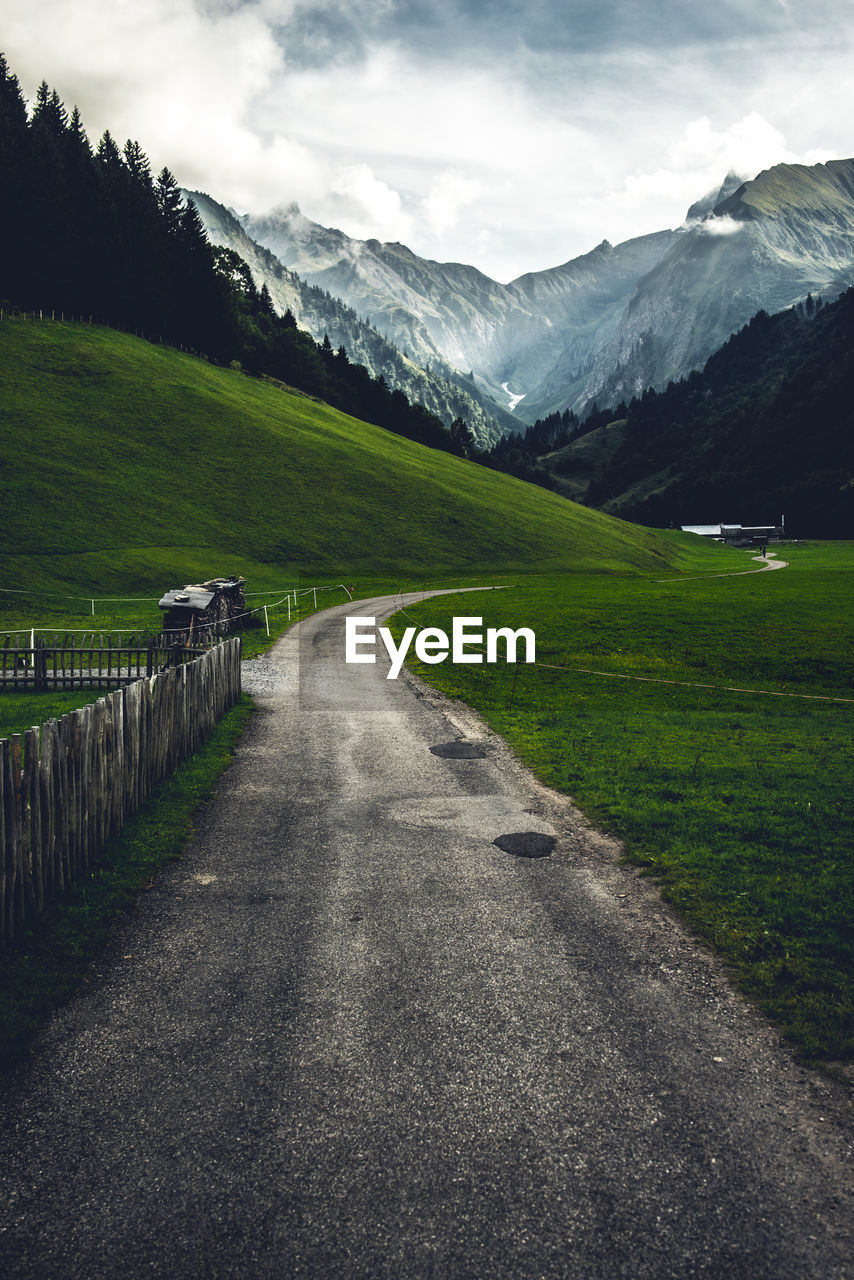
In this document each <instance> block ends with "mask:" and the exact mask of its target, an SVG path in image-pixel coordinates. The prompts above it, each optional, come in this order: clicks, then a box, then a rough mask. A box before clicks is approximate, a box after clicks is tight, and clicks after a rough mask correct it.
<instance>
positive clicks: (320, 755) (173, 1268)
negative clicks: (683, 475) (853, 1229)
mask: <svg viewBox="0 0 854 1280" xmlns="http://www.w3.org/2000/svg"><path fill="white" fill-rule="evenodd" d="M473 599H474V597H472V600H473ZM348 611H349V612H358V613H360V614H376V615H377V616H382V615H384V614H387V613H389V612H390V611H391V601H390V600H384V601H374V602H370V601H361V602H359V603H358V604H354V605H350V606H347V607H346V608H345V607H342V608H335V609H331V610H328V611H327V612H325V613H323V614H321V615H316V616H315V617H313V618H311V619H310V620H308V621H307V622H305V623H303V624H301V626H300V627H299V629H298V631H294V632H291V633H289V634H288V635H287V636H286V637H285V638H284V639H283V640H282V641H280V642H279V644H278V645H277V646H276V648H275V649H274V650H273V651H272V655H271V656H269V657H268V658H265V659H260V660H257V661H255V662H252V663H247V664H246V667H247V670H248V677H247V683H248V686H249V688H250V691H254V695H255V697H256V699H257V701H258V704H259V707H260V710H259V713H258V714H257V716H256V717H255V718H254V721H253V723H252V724H251V725H250V727H249V729H248V730H247V733H246V735H245V737H244V740H243V742H242V745H241V747H240V749H239V752H238V756H237V759H236V761H235V763H234V765H233V767H232V768H231V769H230V771H229V772H228V773H227V774H226V775H225V776H224V777H223V779H222V782H221V785H220V787H219V790H218V793H217V796H216V798H215V799H214V801H213V802H212V803H211V804H210V805H209V806H208V808H207V809H206V811H205V813H204V815H203V817H202V820H201V822H200V829H199V832H198V835H197V837H196V838H195V839H194V841H193V842H192V844H191V846H190V847H189V849H188V850H187V852H186V854H185V856H184V858H183V859H182V860H181V862H180V863H178V864H175V865H174V866H172V867H171V868H169V869H167V870H166V872H165V873H164V874H162V875H161V876H160V877H159V878H158V880H157V882H156V884H155V885H154V887H153V888H152V889H151V890H150V891H149V892H148V893H147V894H146V895H145V897H144V899H143V901H142V903H141V905H140V908H139V909H138V911H137V912H135V913H134V914H133V916H132V917H131V918H130V919H129V920H128V921H127V922H126V923H123V924H122V925H121V926H120V928H119V930H118V931H117V934H116V936H115V939H114V941H113V943H112V944H111V946H110V947H109V950H108V953H107V954H106V956H105V957H104V959H103V960H102V961H101V962H99V963H98V964H97V966H96V967H95V968H94V969H93V971H92V974H91V979H90V981H89V982H88V984H87V985H86V986H85V988H84V989H83V991H82V992H81V994H80V996H79V997H78V998H77V999H76V1000H75V1001H74V1002H73V1003H72V1004H71V1005H70V1006H69V1007H68V1008H67V1009H66V1010H64V1011H62V1012H61V1013H60V1014H59V1015H58V1016H57V1017H56V1018H55V1019H54V1020H53V1021H52V1022H51V1024H50V1025H49V1027H48V1028H47V1030H46V1032H45V1033H44V1035H43V1036H42V1037H41V1039H40V1041H39V1043H38V1045H37V1047H36V1051H35V1053H34V1055H33V1056H32V1058H31V1060H29V1061H28V1062H27V1063H25V1064H24V1065H23V1066H22V1068H21V1069H20V1071H19V1072H18V1073H17V1075H16V1076H15V1078H14V1079H13V1080H12V1081H11V1084H10V1086H9V1087H8V1089H7V1091H6V1097H5V1099H4V1102H3V1106H2V1112H0V1119H2V1129H0V1272H2V1274H3V1275H4V1276H7V1277H9V1278H10V1280H11V1278H12V1277H38V1278H39V1280H66V1278H69V1277H80V1278H81V1280H82V1278H83V1277H85V1278H86V1280H98V1278H100V1277H105V1278H109V1280H114V1278H115V1280H119V1278H120V1280H126V1278H127V1280H136V1278H137V1277H139V1278H140V1280H141V1278H142V1277H147V1278H151V1277H155V1278H158V1280H159V1278H161V1277H162V1278H164V1280H165V1278H167V1277H169V1278H170V1280H171V1278H173V1277H175V1278H179V1280H181V1278H184V1277H187V1278H189V1277H250V1278H251V1277H276V1278H277V1280H286V1278H288V1280H289V1278H290V1277H294V1278H296V1277H310V1278H311V1280H337V1278H340V1280H350V1278H355V1277H359V1278H362V1277H364V1278H365V1280H367V1278H368V1277H370V1278H371V1280H386V1278H388V1280H392V1278H394V1280H407V1278H410V1277H411V1278H413V1280H415V1278H418V1280H421V1278H424V1280H426V1278H428V1277H429V1278H431V1280H433V1278H435V1280H446V1278H447V1280H456V1278H458V1277H472V1278H473V1280H474V1278H476V1280H481V1278H484V1280H485V1278H487V1277H488V1278H489V1280H505V1278H506V1280H527V1278H529V1277H530V1278H531V1280H534V1278H537V1280H552V1278H553V1277H554V1278H557V1277H567V1278H575V1277H578V1278H579V1280H581V1278H587V1277H589V1278H590V1280H593V1278H594V1277H595V1278H596V1280H605V1278H608V1280H611V1278H612V1277H613V1278H617V1277H649V1278H650V1280H653V1278H654V1280H666V1278H668V1277H693V1276H703V1277H716V1278H718V1277H719V1278H721V1280H740V1278H742V1277H743V1278H744V1280H760V1278H763V1277H768V1280H787V1278H789V1277H791V1278H792V1280H795V1278H797V1280H807V1278H809V1277H815V1278H816V1280H819V1278H820V1280H831V1278H833V1277H841V1276H846V1275H852V1274H854V1269H852V1268H851V1264H850V1256H851V1243H852V1242H851V1238H850V1236H849V1234H848V1228H849V1227H850V1225H851V1205H852V1194H851V1193H852V1179H851V1166H850V1152H851V1127H850V1119H847V1118H846V1112H845V1108H844V1100H843V1098H842V1096H841V1091H840V1090H839V1089H838V1088H837V1086H835V1085H834V1084H832V1083H830V1082H827V1081H825V1080H823V1079H822V1077H819V1076H815V1075H813V1074H811V1073H810V1072H808V1071H806V1070H804V1069H802V1068H799V1067H797V1066H795V1065H794V1064H793V1063H792V1061H791V1060H790V1057H789V1056H788V1054H787V1053H786V1052H785V1051H784V1050H783V1049H781V1048H780V1046H779V1044H778V1042H777V1040H776V1037H775V1035H774V1034H773V1033H772V1032H771V1031H770V1030H769V1029H768V1028H766V1027H765V1025H764V1024H763V1022H762V1021H761V1019H759V1018H758V1017H757V1016H755V1015H754V1014H753V1013H752V1011H751V1010H750V1009H749V1008H748V1007H747V1006H746V1005H745V1004H744V1003H743V1002H742V1001H741V1000H740V999H738V998H737V997H736V996H734V995H733V994H732V993H731V992H730V990H729V989H728V987H727V985H726V982H725V980H724V978H723V976H722V974H721V972H720V970H719V966H718V964H717V962H716V961H715V960H714V959H713V958H712V957H711V956H709V955H708V954H707V953H706V952H705V951H704V950H703V949H702V948H701V947H698V946H697V945H695V944H694V943H692V942H691V941H690V939H688V938H687V937H686V936H685V935H684V934H683V933H682V931H681V930H680V928H679V927H678V925H677V924H676V923H675V921H674V920H673V919H672V918H671V916H670V914H669V913H668V911H667V909H666V908H664V907H663V906H662V905H661V904H660V902H659V901H658V898H657V895H656V893H655V890H654V888H653V887H652V886H650V885H649V883H648V882H647V881H645V880H644V879H643V878H641V877H639V876H638V875H637V874H636V872H635V871H633V870H632V869H630V868H627V867H623V866H621V865H619V864H618V862H617V861H616V851H615V848H614V846H613V845H612V844H611V842H609V841H608V840H607V839H605V838H603V837H600V836H598V835H597V834H596V833H595V832H592V831H589V830H588V829H587V828H585V826H584V824H583V823H582V822H581V821H580V820H579V818H578V816H577V815H576V814H575V813H574V812H573V810H572V808H571V806H570V805H569V804H568V803H567V802H565V801H563V800H561V799H559V798H558V797H555V796H553V795H552V794H551V793H549V792H547V791H546V790H544V789H543V788H541V787H539V786H538V785H537V783H536V782H535V781H534V780H533V779H532V778H531V777H530V776H529V775H528V774H526V772H525V771H524V770H523V769H522V768H521V767H520V766H519V765H518V764H517V763H516V762H515V761H514V759H513V758H512V757H511V756H510V754H509V753H508V752H507V751H506V749H505V748H504V747H503V746H502V744H501V743H500V742H499V741H497V740H496V739H495V738H494V737H492V736H491V735H490V734H489V733H488V732H487V731H486V730H485V729H484V728H483V727H482V725H480V722H479V721H478V720H477V719H476V718H475V717H474V716H473V715H471V714H470V713H468V712H467V711H466V710H465V708H460V707H455V706H452V705H450V704H448V703H446V702H444V701H443V700H442V699H440V698H439V697H438V696H436V695H434V694H432V693H430V692H429V691H426V690H425V689H424V688H423V687H422V686H418V685H417V684H416V683H415V682H414V681H412V679H411V678H409V677H401V679H399V680H397V681H390V680H386V679H385V678H384V676H385V673H386V671H387V669H388V668H387V664H386V663H384V662H383V661H380V662H378V664H377V665H376V666H353V665H345V663H344V661H343V651H344V623H343V619H344V615H345V613H346V612H348ZM463 611H465V612H474V613H476V612H477V609H476V607H473V606H472V604H471V603H470V601H469V600H467V601H466V605H465V610H460V612H463ZM459 740H464V741H466V742H473V743H480V744H481V745H482V746H483V747H484V749H485V752H486V754H485V757H484V758H482V759H477V758H475V759H446V758H440V757H438V756H436V755H434V754H432V753H431V752H430V750H429V748H430V747H431V746H434V745H440V744H443V743H448V742H453V741H459ZM518 832H539V833H544V834H551V835H552V836H554V837H556V840H557V843H556V844H555V846H554V849H553V851H552V853H551V855H550V856H548V857H542V858H527V857H518V856H514V855H513V854H510V853H507V852H504V851H502V850H501V849H500V848H498V847H496V846H495V845H494V844H493V840H494V839H495V838H496V837H499V836H501V835H504V834H508V833H518Z"/></svg>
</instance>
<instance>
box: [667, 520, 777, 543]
mask: <svg viewBox="0 0 854 1280" xmlns="http://www.w3.org/2000/svg"><path fill="white" fill-rule="evenodd" d="M681 529H682V532H683V533H698V534H700V536H701V537H703V538H714V539H715V540H716V541H717V542H726V543H727V544H728V545H729V546H731V547H752V546H755V545H757V544H758V543H766V542H780V541H781V539H782V538H784V537H785V534H786V529H785V525H784V524H783V523H782V521H781V523H780V524H683V525H682V526H681Z"/></svg>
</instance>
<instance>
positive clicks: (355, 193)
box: [321, 164, 411, 240]
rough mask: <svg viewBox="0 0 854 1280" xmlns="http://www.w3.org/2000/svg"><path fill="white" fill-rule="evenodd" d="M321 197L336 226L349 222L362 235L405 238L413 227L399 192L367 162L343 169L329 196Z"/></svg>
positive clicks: (352, 231)
mask: <svg viewBox="0 0 854 1280" xmlns="http://www.w3.org/2000/svg"><path fill="white" fill-rule="evenodd" d="M321 200H322V202H323V203H324V204H325V207H326V208H328V209H329V210H330V212H331V213H332V215H333V221H334V222H335V225H336V226H337V225H338V224H339V223H340V222H345V223H346V224H347V229H348V234H350V235H354V236H357V237H359V238H361V239H370V238H372V237H373V238H376V239H380V240H390V239H402V238H405V237H406V236H407V235H408V233H409V231H410V230H411V219H410V218H409V217H408V215H407V214H405V213H404V211H403V208H402V202H401V198H400V195H399V193H398V192H397V191H394V190H393V189H392V188H391V187H389V186H388V185H387V183H385V182H382V181H381V180H380V179H378V178H376V177H375V176H374V174H373V173H372V172H371V170H370V169H369V168H368V166H367V165H366V164H351V165H347V166H345V167H344V168H343V169H339V170H338V172H337V173H336V174H335V176H334V177H333V179H332V185H331V190H330V192H329V195H328V197H326V198H325V200H323V198H321Z"/></svg>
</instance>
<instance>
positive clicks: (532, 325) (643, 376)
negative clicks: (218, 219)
mask: <svg viewBox="0 0 854 1280" xmlns="http://www.w3.org/2000/svg"><path fill="white" fill-rule="evenodd" d="M241 225H242V226H243V227H244V229H246V230H247V231H248V232H249V233H250V234H251V235H252V237H253V238H254V239H257V241H258V242H259V243H260V244H263V245H264V246H265V247H267V248H269V249H270V250H271V251H272V252H273V253H275V254H276V256H277V257H279V258H280V259H281V261H282V262H283V263H285V264H286V265H287V266H288V267H290V268H291V269H292V270H294V271H296V272H297V273H299V274H300V275H301V276H303V277H304V278H305V279H306V280H307V281H308V282H309V283H313V284H317V285H318V286H320V287H322V288H324V289H326V290H328V291H329V292H330V293H333V294H336V295H337V296H339V297H341V298H342V299H343V300H344V301H345V302H347V303H348V305H350V306H352V307H353V308H354V309H355V310H356V311H357V312H358V313H359V314H367V315H369V316H370V318H371V321H372V323H374V324H375V325H376V327H377V328H379V329H381V330H382V331H383V332H384V333H386V334H387V336H388V338H389V340H390V341H391V342H392V343H394V344H395V345H396V346H398V347H400V348H402V349H406V350H408V351H410V352H411V353H412V356H413V358H414V359H415V360H416V361H418V362H420V363H422V364H429V363H430V362H431V361H436V360H439V359H441V360H443V361H445V362H446V363H447V364H448V365H450V366H453V367H455V368H456V369H457V370H460V371H462V370H465V371H466V372H471V373H473V375H474V381H475V384H476V385H477V386H479V387H480V389H481V391H482V392H483V393H484V394H485V395H486V396H488V397H490V398H491V400H492V401H493V402H494V403H495V404H498V405H502V403H503V404H504V405H505V406H507V405H508V404H509V403H514V404H515V405H516V408H515V413H514V419H515V420H516V422H517V423H519V422H521V423H523V424H524V423H526V422H531V421H533V420H534V419H535V418H537V417H542V416H544V415H545V414H547V413H549V412H552V411H555V410H562V409H564V408H567V407H569V408H571V409H574V410H575V411H578V412H584V411H586V410H587V409H588V408H589V406H590V405H591V404H592V402H593V401H594V400H598V401H599V402H600V403H602V402H603V401H605V402H614V403H615V402H616V401H617V400H619V399H621V398H629V397H630V396H631V395H634V394H637V393H638V392H639V391H642V390H643V389H644V388H645V387H646V386H654V387H656V388H658V389H662V388H663V387H664V386H666V384H667V382H668V381H670V380H673V379H676V378H679V377H684V376H685V375H686V374H687V373H689V372H690V371H691V370H692V369H695V368H700V367H702V364H703V363H704V361H705V360H706V359H708V357H709V356H710V355H711V354H712V352H713V351H714V350H715V349H716V348H717V347H718V346H720V344H721V343H722V342H723V341H725V340H726V338H727V337H729V335H730V334H731V333H734V332H736V331H737V329H738V328H739V327H740V326H742V325H743V324H746V323H747V322H748V321H749V319H750V317H751V316H752V315H753V314H755V312H756V311H757V310H759V309H760V308H766V309H768V310H773V311H776V310H781V309H784V308H785V307H787V306H791V305H793V304H794V303H795V302H797V301H799V300H802V299H803V298H804V297H806V295H807V293H810V292H812V293H813V294H816V293H821V294H823V295H824V296H826V297H835V296H837V295H838V294H839V293H840V292H842V290H843V289H844V288H846V287H847V286H848V285H849V284H850V283H851V282H852V280H854V160H850V159H842V160H834V161H829V162H827V163H826V164H822V165H814V166H808V165H787V164H782V165H775V166H772V167H771V168H770V169H768V170H764V171H762V173H760V174H758V175H756V177H754V178H750V179H744V178H743V177H742V176H741V175H738V174H735V173H729V174H728V175H727V176H726V178H725V179H724V181H723V183H722V184H721V186H720V187H719V188H718V189H717V191H713V192H710V193H707V195H706V196H705V197H703V198H701V200H699V201H697V202H695V203H694V204H693V205H692V206H691V207H690V209H689V210H688V211H687V217H686V220H685V222H684V223H683V224H682V225H681V226H679V227H676V228H670V229H664V230H662V231H658V232H651V233H649V234H648V235H644V236H638V237H634V238H632V239H630V240H627V241H623V242H622V243H620V244H618V245H616V246H615V245H612V244H610V242H609V241H608V240H607V239H603V240H602V241H601V242H600V243H599V244H598V245H597V246H595V247H594V248H593V249H592V250H590V251H588V252H587V253H585V254H581V255H579V256H577V257H576V258H573V259H570V260H569V261H567V262H565V263H562V264H561V265H559V266H557V267H552V268H548V269H547V270H545V271H537V272H528V273H525V274H523V275H522V276H519V277H518V278H517V279H515V280H512V281H510V282H509V283H507V284H500V283H498V282H496V281H494V280H492V279H490V277H488V276H486V275H485V274H484V273H483V272H481V271H479V270H478V268H476V267H472V266H468V265H467V264H462V263H437V262H434V261H432V260H430V259H425V258H420V257H419V256H418V255H417V254H415V253H414V252H413V251H412V250H411V249H409V248H408V246H405V245H400V244H389V243H383V242H381V241H379V240H376V239H370V240H354V239H352V238H351V237H349V236H347V235H346V234H345V233H344V232H342V231H339V230H337V229H330V228H323V227H320V226H319V225H318V224H316V223H313V222H312V221H311V219H309V218H307V217H306V215H304V214H303V213H302V212H301V211H300V210H299V207H298V206H297V205H295V204H293V203H291V204H290V205H281V206H278V207H277V208H276V209H274V210H272V211H270V213H269V214H267V215H264V216H263V217H252V216H250V215H244V216H243V217H242V218H241ZM505 427H506V423H505Z"/></svg>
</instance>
